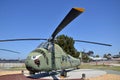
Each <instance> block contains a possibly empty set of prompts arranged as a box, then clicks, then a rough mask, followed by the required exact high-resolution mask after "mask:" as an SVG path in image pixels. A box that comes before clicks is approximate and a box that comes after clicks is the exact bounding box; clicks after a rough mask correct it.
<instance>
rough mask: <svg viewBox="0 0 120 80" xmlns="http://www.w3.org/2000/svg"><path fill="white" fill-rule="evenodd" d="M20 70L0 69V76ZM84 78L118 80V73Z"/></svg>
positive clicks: (16, 72)
mask: <svg viewBox="0 0 120 80" xmlns="http://www.w3.org/2000/svg"><path fill="white" fill-rule="evenodd" d="M21 73H22V72H21V71H0V77H1V76H3V75H9V74H21ZM85 80H120V75H115V74H105V75H102V76H99V77H94V78H89V79H85Z"/></svg>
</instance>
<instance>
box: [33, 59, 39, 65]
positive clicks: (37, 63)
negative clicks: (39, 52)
mask: <svg viewBox="0 0 120 80" xmlns="http://www.w3.org/2000/svg"><path fill="white" fill-rule="evenodd" d="M34 63H35V64H36V65H37V66H38V67H39V66H40V60H39V59H35V60H34Z"/></svg>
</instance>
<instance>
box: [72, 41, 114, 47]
mask: <svg viewBox="0 0 120 80" xmlns="http://www.w3.org/2000/svg"><path fill="white" fill-rule="evenodd" d="M74 41H76V42H84V43H91V44H98V45H104V46H112V45H111V44H105V43H98V42H91V41H84V40H74Z"/></svg>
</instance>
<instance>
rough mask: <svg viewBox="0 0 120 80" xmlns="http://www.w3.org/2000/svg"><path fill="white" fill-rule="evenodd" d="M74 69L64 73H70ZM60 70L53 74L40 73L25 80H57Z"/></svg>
mask: <svg viewBox="0 0 120 80" xmlns="http://www.w3.org/2000/svg"><path fill="white" fill-rule="evenodd" d="M73 70H76V69H67V70H66V72H70V71H73ZM60 73H61V70H58V71H55V72H50V73H49V72H41V73H38V74H35V75H31V76H28V77H27V78H31V79H39V78H44V77H52V78H53V80H59V78H58V76H60Z"/></svg>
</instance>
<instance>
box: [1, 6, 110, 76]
mask: <svg viewBox="0 0 120 80" xmlns="http://www.w3.org/2000/svg"><path fill="white" fill-rule="evenodd" d="M82 12H84V9H83V8H72V9H71V10H70V12H69V13H68V14H67V15H66V17H65V18H64V19H63V21H62V22H61V23H60V24H59V25H58V27H57V28H56V29H55V31H54V32H53V34H52V35H51V38H50V39H43V38H27V39H7V40H0V42H7V41H25V40H47V42H44V43H41V44H40V45H39V46H38V47H37V48H36V49H35V50H33V51H32V52H31V53H29V55H28V57H27V59H26V60H25V65H26V68H27V69H28V71H29V72H30V74H35V73H37V72H41V71H48V72H49V71H52V70H65V69H68V68H73V67H78V66H79V65H80V62H81V61H80V59H77V58H74V57H72V56H70V55H68V54H66V52H64V50H63V49H62V48H61V47H60V46H59V45H58V44H55V43H54V42H55V40H56V39H55V37H56V35H57V34H58V33H59V32H60V31H61V30H62V29H63V28H64V27H65V26H67V25H68V24H69V23H70V22H71V21H72V20H74V19H75V18H76V17H77V16H78V15H80V14H81V13H82ZM75 41H77V42H85V43H92V44H98V45H105V46H111V45H110V44H104V43H98V42H91V41H83V40H75Z"/></svg>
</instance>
